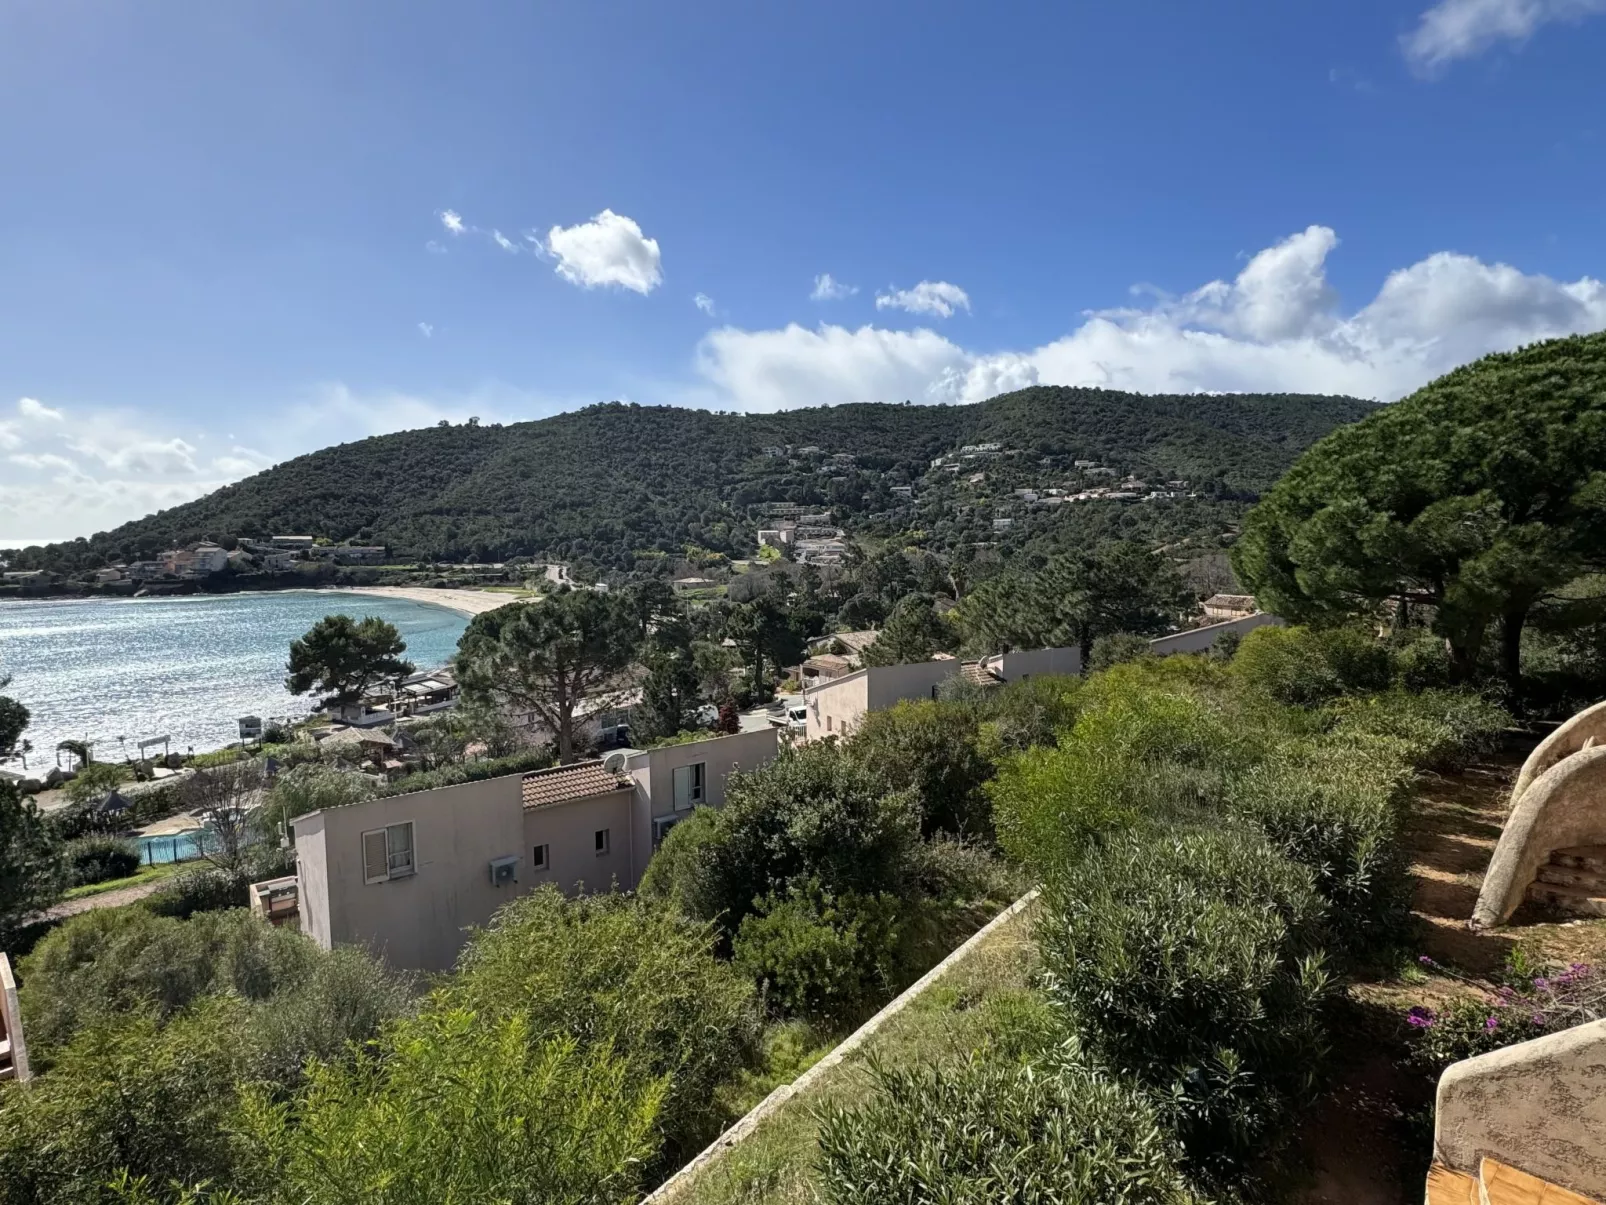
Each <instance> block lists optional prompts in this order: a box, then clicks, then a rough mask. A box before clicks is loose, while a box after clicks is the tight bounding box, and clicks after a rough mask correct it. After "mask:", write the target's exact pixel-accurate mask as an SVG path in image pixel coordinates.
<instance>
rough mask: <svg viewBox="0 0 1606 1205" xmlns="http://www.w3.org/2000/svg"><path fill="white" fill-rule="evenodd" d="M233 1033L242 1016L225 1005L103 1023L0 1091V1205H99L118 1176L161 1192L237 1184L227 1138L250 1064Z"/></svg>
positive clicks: (219, 1002) (222, 1001) (218, 1002)
mask: <svg viewBox="0 0 1606 1205" xmlns="http://www.w3.org/2000/svg"><path fill="white" fill-rule="evenodd" d="M30 1023H31V1022H30ZM242 1023H243V1007H242V1006H241V1005H240V1004H239V1003H238V1002H237V1001H231V1000H228V999H215V1000H210V1001H207V1002H206V1003H205V1004H204V1006H202V1007H199V1008H197V1009H195V1010H194V1011H193V1012H191V1013H190V1014H188V1015H185V1016H183V1017H180V1018H178V1019H176V1020H174V1021H173V1022H172V1023H171V1024H168V1025H162V1024H160V1023H159V1022H158V1021H157V1020H156V1018H154V1017H152V1016H149V1015H141V1014H138V1013H135V1014H133V1015H128V1016H120V1017H110V1016H103V1017H100V1018H99V1019H97V1020H96V1021H95V1022H94V1023H93V1024H92V1025H90V1026H88V1027H87V1028H85V1029H84V1030H83V1031H82V1032H80V1033H78V1034H77V1035H76V1036H74V1038H73V1040H72V1041H71V1043H69V1044H68V1045H67V1047H66V1048H64V1049H63V1050H62V1051H61V1052H60V1053H59V1056H58V1057H57V1059H56V1061H55V1064H54V1066H52V1067H51V1069H50V1070H49V1071H48V1072H47V1073H46V1074H44V1075H41V1076H39V1077H37V1078H36V1079H35V1080H34V1081H33V1083H31V1084H30V1085H28V1087H27V1088H26V1089H23V1088H18V1087H16V1086H15V1085H10V1084H7V1085H3V1086H0V1202H5V1203H6V1205H13V1203H15V1205H24V1203H26V1205H82V1203H83V1202H86V1201H98V1200H102V1199H103V1195H102V1190H103V1188H104V1186H105V1185H106V1184H107V1183H109V1182H110V1181H112V1180H113V1179H114V1178H115V1177H116V1176H117V1174H118V1173H119V1172H120V1171H122V1170H127V1171H128V1172H129V1173H130V1174H131V1175H135V1176H146V1177H148V1178H149V1179H150V1180H151V1181H153V1182H155V1183H159V1184H162V1185H164V1186H165V1185H166V1184H168V1183H169V1182H171V1181H180V1182H184V1183H195V1182H197V1181H203V1180H221V1181H224V1182H230V1181H232V1180H234V1179H235V1174H236V1162H235V1158H234V1150H233V1145H232V1142H231V1139H230V1135H229V1130H230V1128H231V1125H232V1121H233V1114H234V1110H235V1108H236V1102H237V1099H238V1097H237V1089H236V1085H237V1084H238V1083H239V1082H240V1080H241V1079H242V1078H243V1076H244V1075H245V1071H246V1065H247V1060H248V1057H249V1043H248V1042H247V1041H244V1040H242V1034H241V1025H242ZM30 1036H32V1035H31V1034H30Z"/></svg>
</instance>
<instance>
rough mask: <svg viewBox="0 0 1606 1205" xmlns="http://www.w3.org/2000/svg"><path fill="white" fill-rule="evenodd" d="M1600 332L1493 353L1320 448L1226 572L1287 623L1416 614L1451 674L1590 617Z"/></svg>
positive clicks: (1509, 672)
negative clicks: (1444, 654)
mask: <svg viewBox="0 0 1606 1205" xmlns="http://www.w3.org/2000/svg"><path fill="white" fill-rule="evenodd" d="M1603 520H1606V334H1599V335H1588V336H1576V337H1573V338H1568V339H1555V340H1552V341H1550V342H1548V343H1540V344H1536V345H1534V346H1532V347H1527V348H1524V349H1522V350H1521V351H1517V352H1511V353H1509V354H1502V355H1494V356H1487V357H1485V358H1484V359H1482V360H1479V361H1477V362H1476V363H1474V364H1469V365H1467V366H1465V367H1463V368H1459V369H1457V370H1456V371H1454V372H1452V373H1450V374H1449V375H1447V376H1444V377H1441V378H1440V379H1439V380H1437V381H1434V382H1433V383H1432V384H1430V385H1427V386H1426V387H1424V388H1422V389H1420V390H1418V391H1417V392H1416V393H1414V394H1412V395H1411V396H1410V397H1408V398H1406V399H1405V400H1404V401H1402V402H1399V403H1398V404H1396V405H1393V406H1389V407H1386V408H1384V409H1382V410H1378V411H1376V412H1375V413H1373V414H1372V415H1370V416H1369V417H1367V418H1366V419H1365V420H1363V421H1362V422H1360V423H1357V424H1355V425H1354V426H1352V427H1344V428H1340V429H1339V430H1337V431H1335V432H1334V433H1333V434H1331V435H1329V436H1327V437H1326V438H1325V439H1323V440H1321V441H1320V442H1319V443H1317V444H1316V445H1315V446H1314V447H1312V448H1311V449H1310V450H1309V451H1308V452H1306V453H1305V455H1304V456H1302V457H1301V458H1300V459H1299V461H1298V462H1297V463H1296V464H1295V465H1294V467H1293V468H1292V469H1291V470H1289V472H1288V475H1287V476H1286V477H1284V478H1283V479H1282V480H1281V481H1280V482H1278V483H1277V485H1275V486H1274V487H1273V488H1272V489H1271V490H1270V492H1268V493H1267V494H1266V496H1265V497H1264V499H1263V500H1262V501H1261V503H1260V504H1259V505H1258V506H1256V507H1255V509H1254V510H1253V511H1251V512H1250V514H1249V516H1248V518H1247V520H1246V521H1245V524H1244V532H1243V538H1242V539H1241V540H1239V542H1238V544H1237V546H1236V547H1235V548H1234V550H1233V567H1234V568H1235V569H1236V570H1237V573H1238V576H1239V577H1240V578H1241V579H1242V580H1243V582H1244V583H1245V584H1246V585H1247V586H1248V587H1249V588H1250V589H1251V590H1253V591H1254V592H1255V594H1256V596H1257V597H1258V598H1259V599H1260V601H1261V604H1262V605H1263V606H1266V607H1267V608H1268V609H1270V610H1274V611H1276V612H1278V613H1279V614H1282V615H1285V616H1288V617H1289V618H1291V619H1298V620H1307V621H1312V622H1315V621H1331V620H1333V619H1334V618H1337V617H1344V616H1351V615H1358V614H1360V615H1370V614H1372V613H1374V612H1376V611H1377V609H1378V608H1379V606H1380V605H1381V604H1383V603H1384V602H1393V603H1394V604H1395V605H1396V606H1397V607H1398V608H1399V609H1400V610H1401V611H1407V610H1411V609H1416V608H1419V607H1420V608H1426V609H1427V610H1428V612H1429V614H1430V615H1431V622H1432V626H1433V630H1434V631H1435V632H1436V633H1437V634H1438V635H1439V636H1441V637H1443V638H1444V640H1445V643H1446V645H1447V648H1448V650H1449V655H1450V660H1451V665H1452V668H1453V669H1454V671H1455V673H1456V674H1457V675H1458V676H1459V677H1461V678H1463V679H1464V678H1466V677H1468V676H1469V675H1470V674H1471V673H1472V672H1473V670H1474V668H1475V666H1476V663H1477V659H1478V656H1479V653H1480V652H1481V650H1482V648H1483V645H1484V641H1485V638H1486V636H1487V635H1489V634H1492V633H1497V634H1498V637H1499V650H1500V651H1499V659H1500V666H1501V670H1502V672H1503V673H1504V675H1505V677H1506V679H1507V680H1508V681H1509V682H1510V683H1512V684H1513V685H1515V684H1516V683H1517V680H1518V676H1519V654H1520V651H1521V646H1522V633H1523V629H1524V628H1525V626H1526V625H1527V624H1528V623H1529V622H1530V620H1533V619H1542V620H1543V621H1544V622H1545V623H1546V625H1547V626H1549V627H1552V628H1556V629H1560V630H1563V631H1565V630H1568V629H1571V628H1576V627H1577V626H1578V625H1579V624H1582V623H1586V622H1591V621H1594V620H1598V619H1599V618H1600V612H1601V608H1602V605H1603V603H1606V597H1603V596H1602V595H1601V594H1600V593H1599V591H1598V589H1589V588H1579V584H1580V579H1583V578H1585V576H1586V575H1588V574H1592V573H1598V572H1600V570H1601V569H1602V568H1606V521H1603Z"/></svg>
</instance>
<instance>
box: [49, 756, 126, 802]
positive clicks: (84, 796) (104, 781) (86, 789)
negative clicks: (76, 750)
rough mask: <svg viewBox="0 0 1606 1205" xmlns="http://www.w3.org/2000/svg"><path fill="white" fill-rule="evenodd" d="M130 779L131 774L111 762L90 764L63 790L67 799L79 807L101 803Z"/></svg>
mask: <svg viewBox="0 0 1606 1205" xmlns="http://www.w3.org/2000/svg"><path fill="white" fill-rule="evenodd" d="M129 777H130V775H129V772H128V771H127V770H126V769H125V768H124V767H122V766H117V765H113V764H112V763H111V762H103V761H97V762H90V763H89V765H87V766H83V767H81V768H80V769H79V771H78V773H77V774H75V775H74V776H73V780H72V781H71V782H69V783H68V784H67V785H66V787H64V788H63V790H64V791H65V792H66V795H67V798H68V799H69V800H70V801H71V802H72V803H74V804H77V805H79V806H83V805H85V804H90V803H99V802H100V801H101V800H102V799H104V798H106V796H107V795H109V794H111V792H112V791H113V790H115V789H116V788H117V787H118V786H119V785H120V784H122V783H124V782H127V781H128V779H129Z"/></svg>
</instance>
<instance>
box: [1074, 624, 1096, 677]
mask: <svg viewBox="0 0 1606 1205" xmlns="http://www.w3.org/2000/svg"><path fill="white" fill-rule="evenodd" d="M1076 649H1077V652H1078V653H1080V654H1081V658H1082V665H1081V670H1082V674H1083V675H1084V676H1085V675H1086V674H1087V663H1088V662H1089V661H1091V660H1093V629H1092V628H1090V627H1088V626H1086V625H1083V627H1082V629H1081V631H1080V632H1078V633H1077V637H1076Z"/></svg>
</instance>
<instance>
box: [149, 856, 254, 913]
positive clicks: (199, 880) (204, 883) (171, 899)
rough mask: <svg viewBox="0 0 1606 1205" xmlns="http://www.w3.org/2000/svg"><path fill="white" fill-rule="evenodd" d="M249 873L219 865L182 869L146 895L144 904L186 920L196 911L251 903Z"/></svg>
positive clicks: (215, 909)
mask: <svg viewBox="0 0 1606 1205" xmlns="http://www.w3.org/2000/svg"><path fill="white" fill-rule="evenodd" d="M250 886H251V876H250V875H249V874H247V873H245V872H243V871H238V870H225V869H223V868H222V867H219V866H197V867H195V868H194V869H193V870H185V871H181V872H180V873H179V874H177V875H175V876H174V877H173V880H172V882H170V883H168V884H167V886H165V887H163V888H162V889H161V890H160V891H157V892H155V893H153V894H151V895H148V896H146V897H145V907H146V908H147V909H149V910H150V911H152V912H154V913H156V914H157V915H158V916H172V917H177V918H178V919H179V920H188V919H189V918H190V917H192V916H194V915H195V914H196V913H197V912H219V911H222V910H224V909H228V908H244V907H245V906H246V905H247V904H248V903H250V891H249V888H250Z"/></svg>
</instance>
